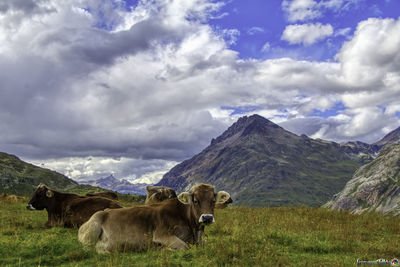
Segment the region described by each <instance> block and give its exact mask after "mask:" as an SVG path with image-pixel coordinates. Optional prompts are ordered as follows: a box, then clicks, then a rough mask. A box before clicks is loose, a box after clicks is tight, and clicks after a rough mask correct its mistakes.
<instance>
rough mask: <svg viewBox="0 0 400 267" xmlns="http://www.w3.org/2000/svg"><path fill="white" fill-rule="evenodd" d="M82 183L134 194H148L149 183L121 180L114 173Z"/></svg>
mask: <svg viewBox="0 0 400 267" xmlns="http://www.w3.org/2000/svg"><path fill="white" fill-rule="evenodd" d="M81 183H82V184H88V185H91V186H98V187H101V188H104V189H108V190H112V191H116V192H118V193H121V194H133V195H146V186H147V185H148V184H144V183H139V184H133V183H131V182H129V181H127V180H125V179H122V180H119V179H117V178H115V177H114V175H112V174H111V175H109V176H107V177H104V178H101V179H97V180H90V181H85V182H81Z"/></svg>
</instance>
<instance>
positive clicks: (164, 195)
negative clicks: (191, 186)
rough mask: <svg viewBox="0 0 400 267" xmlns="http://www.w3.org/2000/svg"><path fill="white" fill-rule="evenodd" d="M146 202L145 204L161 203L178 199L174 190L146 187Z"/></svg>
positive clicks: (161, 187) (163, 187)
mask: <svg viewBox="0 0 400 267" xmlns="http://www.w3.org/2000/svg"><path fill="white" fill-rule="evenodd" d="M146 192H147V196H146V201H145V202H144V204H154V203H160V202H162V201H164V200H167V199H170V198H176V197H177V196H176V193H175V191H174V189H172V188H169V187H165V186H150V185H149V186H146Z"/></svg>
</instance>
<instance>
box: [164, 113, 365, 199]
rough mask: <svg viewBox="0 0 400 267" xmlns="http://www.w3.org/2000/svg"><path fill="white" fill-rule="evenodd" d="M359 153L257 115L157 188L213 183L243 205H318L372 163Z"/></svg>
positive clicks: (236, 125)
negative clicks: (361, 167) (359, 170)
mask: <svg viewBox="0 0 400 267" xmlns="http://www.w3.org/2000/svg"><path fill="white" fill-rule="evenodd" d="M360 149H362V148H360ZM368 149H369V148H368ZM363 151H364V150H363ZM360 152H361V151H360V150H359V149H357V150H356V151H352V150H351V149H349V148H348V147H346V146H345V147H344V146H343V145H342V146H341V145H339V144H337V143H334V142H328V141H324V140H319V139H318V140H314V139H311V138H308V137H307V136H305V135H302V136H298V135H295V134H293V133H291V132H289V131H286V130H285V129H283V128H282V127H280V126H278V125H276V124H274V123H272V122H271V121H269V120H267V119H265V118H263V117H261V116H259V115H253V116H250V117H242V118H240V119H239V120H238V121H237V122H236V123H234V124H233V125H232V126H231V127H229V129H228V130H226V131H225V132H224V133H223V134H222V135H221V136H219V137H217V138H216V139H213V140H212V141H211V144H210V145H209V146H208V147H207V148H205V149H204V150H203V151H202V152H201V153H199V154H197V155H195V156H194V157H192V158H191V159H189V160H186V161H184V162H182V163H180V164H178V165H177V166H175V167H174V168H172V169H171V170H170V171H169V172H168V173H166V174H165V175H164V176H163V178H162V179H161V181H160V182H159V183H158V184H157V185H163V186H168V187H172V188H174V189H176V190H178V191H182V190H188V189H189V188H190V187H191V186H192V185H193V184H195V183H200V182H203V183H210V184H213V185H215V186H216V187H217V189H223V190H226V191H228V192H229V193H230V194H231V196H232V198H233V200H234V203H235V204H238V205H259V206H264V205H271V206H280V205H310V206H319V205H322V204H323V203H325V202H326V201H328V200H329V199H330V198H331V197H332V195H333V194H334V193H336V192H338V191H339V190H340V189H342V188H343V186H344V185H345V184H346V182H347V181H348V180H349V179H350V178H351V177H352V175H353V173H354V171H355V170H356V169H357V168H358V167H360V166H361V163H363V162H369V161H370V160H371V157H370V155H369V154H368V152H367V151H364V152H365V153H364V152H363V153H361V157H360V156H359V155H360Z"/></svg>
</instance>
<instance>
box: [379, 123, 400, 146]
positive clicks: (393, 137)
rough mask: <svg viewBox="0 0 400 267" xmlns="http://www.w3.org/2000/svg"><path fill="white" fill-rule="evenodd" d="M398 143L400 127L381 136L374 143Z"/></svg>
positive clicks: (384, 144)
mask: <svg viewBox="0 0 400 267" xmlns="http://www.w3.org/2000/svg"><path fill="white" fill-rule="evenodd" d="M399 143H400V127H398V128H397V129H395V130H393V131H391V132H390V133H388V134H387V135H385V137H383V138H382V139H381V140H380V141H378V142H376V143H375V144H374V145H378V146H380V147H383V146H386V145H387V144H399Z"/></svg>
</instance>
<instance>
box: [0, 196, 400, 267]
mask: <svg viewBox="0 0 400 267" xmlns="http://www.w3.org/2000/svg"><path fill="white" fill-rule="evenodd" d="M46 220H47V213H46V211H28V210H26V209H25V203H24V202H17V203H4V202H0V229H1V231H0V266H355V264H356V260H357V259H358V258H359V259H362V260H376V259H379V258H384V259H387V260H390V259H392V258H395V257H400V249H399V238H400V225H399V219H398V218H392V217H386V216H382V215H379V214H375V213H372V214H365V215H361V216H360V215H352V214H349V213H346V212H337V211H330V210H326V209H321V208H307V207H296V208H291V207H282V208H246V207H230V208H228V209H225V210H216V223H214V224H213V225H211V226H209V227H207V228H206V235H207V236H206V237H205V239H206V240H207V244H206V245H204V246H197V247H196V246H193V247H192V248H191V249H189V250H186V251H169V250H166V249H157V248H150V249H149V250H148V251H146V252H128V253H111V254H109V255H98V254H96V253H95V252H94V251H93V250H85V249H83V247H82V246H81V245H80V244H79V242H78V240H77V230H76V229H65V228H52V229H45V228H44V223H45V222H46Z"/></svg>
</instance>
